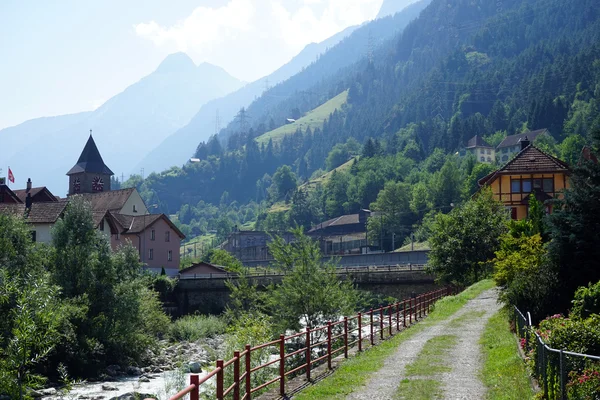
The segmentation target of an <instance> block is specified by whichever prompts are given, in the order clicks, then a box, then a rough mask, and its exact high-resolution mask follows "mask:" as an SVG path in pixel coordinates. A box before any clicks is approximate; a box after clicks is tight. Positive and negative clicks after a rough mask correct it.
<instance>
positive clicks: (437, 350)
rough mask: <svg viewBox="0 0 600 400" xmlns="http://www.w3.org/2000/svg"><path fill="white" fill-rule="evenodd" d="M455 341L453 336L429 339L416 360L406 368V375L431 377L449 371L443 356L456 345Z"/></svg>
mask: <svg viewBox="0 0 600 400" xmlns="http://www.w3.org/2000/svg"><path fill="white" fill-rule="evenodd" d="M457 340H458V338H457V337H456V336H455V335H440V336H436V337H433V338H431V339H429V340H428V341H427V343H425V346H423V350H421V352H420V353H419V356H418V357H417V359H416V360H415V361H414V362H413V363H411V364H409V365H407V366H406V375H408V376H431V375H436V374H440V373H442V372H448V371H450V370H451V368H450V367H449V366H448V365H447V363H446V360H445V359H444V355H445V354H446V353H447V351H448V350H449V349H450V348H451V347H454V346H455V345H456V341H457Z"/></svg>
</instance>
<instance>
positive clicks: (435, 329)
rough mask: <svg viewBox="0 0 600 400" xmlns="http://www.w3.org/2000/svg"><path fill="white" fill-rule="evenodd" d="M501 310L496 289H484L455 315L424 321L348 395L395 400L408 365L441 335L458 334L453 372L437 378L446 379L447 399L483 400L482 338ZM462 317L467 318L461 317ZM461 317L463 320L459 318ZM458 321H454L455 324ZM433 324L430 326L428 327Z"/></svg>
mask: <svg viewBox="0 0 600 400" xmlns="http://www.w3.org/2000/svg"><path fill="white" fill-rule="evenodd" d="M498 309H499V305H498V304H497V292H496V289H491V290H487V291H485V292H483V293H482V294H480V295H479V296H478V297H476V298H475V299H473V300H470V301H469V302H467V304H465V306H463V307H462V308H461V309H460V310H459V311H458V312H456V313H455V314H454V315H453V316H452V317H450V318H448V319H446V320H444V321H440V322H437V323H435V324H431V325H429V324H428V321H427V319H426V320H424V321H423V322H420V323H422V324H424V325H426V327H425V329H424V330H423V331H421V332H420V333H419V334H417V335H415V336H413V337H412V338H411V339H410V340H407V341H405V342H403V343H402V344H401V345H400V346H399V347H398V349H397V350H396V352H395V353H394V354H392V355H391V356H390V357H388V358H387V359H386V360H385V362H384V366H383V368H382V369H380V370H379V371H378V372H377V374H374V375H373V377H372V378H371V379H370V380H369V382H368V383H367V384H366V386H365V387H364V388H362V389H361V390H360V391H357V392H354V393H351V394H350V395H348V396H347V397H346V398H347V399H351V400H391V399H393V398H394V394H395V393H396V390H397V388H398V385H399V383H400V381H401V380H402V379H404V378H405V376H404V370H405V367H406V366H407V365H408V364H410V363H412V362H414V361H415V360H416V359H417V357H418V355H419V353H420V352H421V350H422V349H423V346H424V345H425V343H426V342H427V341H428V340H429V339H432V338H434V337H436V336H439V335H447V334H450V335H456V336H457V337H458V343H457V345H456V347H455V348H453V349H451V350H450V352H449V355H448V360H451V361H450V362H449V365H450V366H451V367H452V371H451V372H449V373H445V374H442V375H439V376H437V377H434V378H436V379H439V380H440V381H441V382H442V388H443V389H444V398H445V399H482V398H484V397H485V387H484V386H483V384H482V383H481V381H480V380H479V370H480V368H481V354H480V350H479V338H480V337H481V333H482V332H483V329H484V327H485V324H486V322H487V320H488V319H489V318H490V317H491V316H492V315H493V314H494V313H495V312H496V311H497V310H498ZM461 317H463V318H462V319H461ZM458 319H461V321H456V320H458ZM453 321H454V323H453ZM427 325H429V326H427Z"/></svg>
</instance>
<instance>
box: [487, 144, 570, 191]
mask: <svg viewBox="0 0 600 400" xmlns="http://www.w3.org/2000/svg"><path fill="white" fill-rule="evenodd" d="M559 171H564V172H568V171H569V165H568V164H567V163H566V162H564V161H562V160H559V159H558V158H556V157H554V156H551V155H550V154H546V153H544V152H543V151H542V150H540V149H538V148H537V147H535V146H534V145H532V144H530V145H529V146H527V147H525V149H523V150H521V151H520V152H519V153H518V154H517V155H516V156H515V157H514V158H513V159H512V160H510V161H509V162H508V163H506V164H505V165H504V166H503V167H502V168H500V169H497V170H496V171H494V172H492V173H491V174H488V175H487V176H484V177H483V178H481V179H480V180H479V185H480V186H483V185H485V184H486V183H488V182H491V181H493V180H494V179H495V178H496V176H498V175H516V174H531V173H535V172H538V173H542V172H559Z"/></svg>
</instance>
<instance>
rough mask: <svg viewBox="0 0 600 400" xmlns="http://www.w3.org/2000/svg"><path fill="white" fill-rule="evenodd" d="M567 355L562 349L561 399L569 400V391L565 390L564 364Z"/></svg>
mask: <svg viewBox="0 0 600 400" xmlns="http://www.w3.org/2000/svg"><path fill="white" fill-rule="evenodd" d="M564 358H565V354H564V353H563V350H562V349H560V398H561V399H563V400H564V399H566V398H567V391H566V390H565V389H566V388H565V363H564Z"/></svg>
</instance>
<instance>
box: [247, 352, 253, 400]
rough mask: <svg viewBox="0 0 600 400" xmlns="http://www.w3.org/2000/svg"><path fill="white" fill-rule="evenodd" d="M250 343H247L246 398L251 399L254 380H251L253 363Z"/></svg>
mask: <svg viewBox="0 0 600 400" xmlns="http://www.w3.org/2000/svg"><path fill="white" fill-rule="evenodd" d="M250 349H251V347H250V345H249V344H247V345H246V398H247V399H248V400H250V398H251V396H252V381H251V380H250V370H251V369H252V365H251V364H250Z"/></svg>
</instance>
